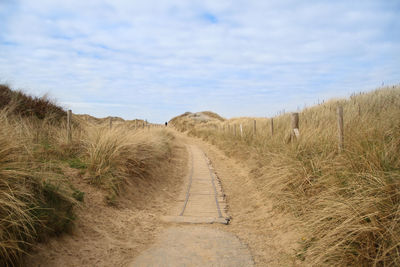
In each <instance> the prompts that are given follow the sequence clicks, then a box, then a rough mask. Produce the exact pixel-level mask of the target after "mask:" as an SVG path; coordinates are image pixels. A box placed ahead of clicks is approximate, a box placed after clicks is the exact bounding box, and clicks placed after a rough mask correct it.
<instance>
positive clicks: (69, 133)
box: [67, 109, 72, 143]
mask: <svg viewBox="0 0 400 267" xmlns="http://www.w3.org/2000/svg"><path fill="white" fill-rule="evenodd" d="M71 122H72V110H70V109H69V110H68V112H67V141H68V143H71V141H72V127H71Z"/></svg>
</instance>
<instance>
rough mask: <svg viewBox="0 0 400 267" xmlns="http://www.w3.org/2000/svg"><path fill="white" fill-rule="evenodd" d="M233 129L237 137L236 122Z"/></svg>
mask: <svg viewBox="0 0 400 267" xmlns="http://www.w3.org/2000/svg"><path fill="white" fill-rule="evenodd" d="M233 130H234V132H235V137H236V123H235V124H234V125H233Z"/></svg>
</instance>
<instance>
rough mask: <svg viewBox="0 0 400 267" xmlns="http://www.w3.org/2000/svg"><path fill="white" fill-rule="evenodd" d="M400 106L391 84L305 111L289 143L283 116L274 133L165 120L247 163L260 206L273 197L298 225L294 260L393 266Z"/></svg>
mask: <svg viewBox="0 0 400 267" xmlns="http://www.w3.org/2000/svg"><path fill="white" fill-rule="evenodd" d="M338 105H341V106H343V109H344V121H345V128H344V133H345V150H344V151H343V153H338V149H337V115H336V108H337V106H338ZM399 106H400V88H399V87H390V88H382V89H379V90H376V91H373V92H370V93H364V94H357V95H353V96H352V97H351V98H350V99H347V100H345V99H340V100H331V101H328V102H325V103H324V104H321V105H318V106H314V107H310V108H305V109H304V110H302V111H301V112H300V138H299V139H298V140H296V141H294V142H290V141H289V140H290V131H291V129H290V127H291V123H290V119H291V118H290V117H291V115H290V114H288V113H286V114H282V115H280V116H277V117H275V118H274V135H271V131H270V126H271V124H270V123H271V120H270V119H266V118H236V119H230V120H227V121H224V122H221V121H218V120H210V121H208V122H206V123H199V122H196V121H194V120H190V119H188V118H187V116H182V117H179V118H176V119H174V120H172V122H173V124H174V126H175V127H176V128H177V129H179V130H181V131H188V133H189V134H191V135H194V136H198V137H201V138H203V139H204V140H207V141H209V142H211V143H213V144H215V145H217V146H218V147H220V148H221V149H222V150H224V151H225V152H226V153H227V154H228V155H230V156H232V157H236V158H239V159H241V160H244V161H245V162H247V163H248V164H249V165H250V166H253V167H252V168H253V170H252V176H253V179H254V181H255V182H256V183H257V187H258V188H259V190H261V191H262V192H263V193H264V195H265V196H266V198H265V201H268V198H271V197H272V199H273V200H274V205H275V208H277V209H280V210H285V211H287V212H290V213H292V214H293V215H295V216H296V217H297V218H298V219H299V221H300V222H301V223H302V226H303V230H304V232H305V233H306V236H305V239H304V240H302V241H300V242H301V243H302V249H301V250H299V252H298V255H299V258H301V259H303V260H304V261H305V263H306V264H307V265H313V266H322V265H323V266H397V265H400V141H399V140H400V126H399V125H400V109H399ZM254 120H256V122H257V133H256V135H254V134H253V123H254V122H253V121H254ZM240 124H242V127H243V135H241V133H240V131H239V125H240ZM234 125H236V131H237V132H236V135H235V133H234ZM223 129H224V130H223ZM267 197H268V198H267Z"/></svg>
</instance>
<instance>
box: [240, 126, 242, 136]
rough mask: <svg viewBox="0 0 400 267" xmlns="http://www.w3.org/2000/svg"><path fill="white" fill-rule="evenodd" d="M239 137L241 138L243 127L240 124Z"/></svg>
mask: <svg viewBox="0 0 400 267" xmlns="http://www.w3.org/2000/svg"><path fill="white" fill-rule="evenodd" d="M240 137H243V125H242V124H240Z"/></svg>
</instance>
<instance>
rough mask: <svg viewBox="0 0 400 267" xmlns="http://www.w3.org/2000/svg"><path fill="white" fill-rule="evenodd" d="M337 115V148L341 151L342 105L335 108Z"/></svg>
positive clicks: (342, 140) (342, 139) (342, 145)
mask: <svg viewBox="0 0 400 267" xmlns="http://www.w3.org/2000/svg"><path fill="white" fill-rule="evenodd" d="M337 116H338V138H339V143H338V149H339V153H340V152H342V151H343V148H344V137H343V107H342V106H339V107H338V108H337Z"/></svg>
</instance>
